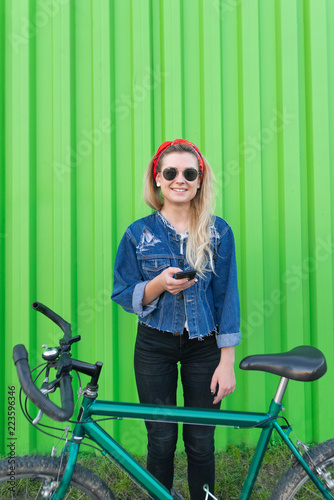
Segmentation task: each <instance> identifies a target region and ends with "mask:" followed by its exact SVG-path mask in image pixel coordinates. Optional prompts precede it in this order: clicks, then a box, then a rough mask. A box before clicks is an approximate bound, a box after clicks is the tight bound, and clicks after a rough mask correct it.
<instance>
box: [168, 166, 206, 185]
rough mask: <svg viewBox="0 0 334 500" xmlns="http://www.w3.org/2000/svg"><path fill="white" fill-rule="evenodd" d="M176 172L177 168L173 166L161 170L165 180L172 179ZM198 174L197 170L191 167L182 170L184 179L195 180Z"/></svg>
mask: <svg viewBox="0 0 334 500" xmlns="http://www.w3.org/2000/svg"><path fill="white" fill-rule="evenodd" d="M177 174H178V169H177V168H175V167H167V168H165V169H164V170H163V171H162V175H163V176H164V178H165V179H166V181H172V180H173V179H175V177H176V176H177ZM198 174H199V172H198V170H197V169H196V168H192V167H189V168H186V169H184V170H183V171H182V175H183V177H184V178H185V179H186V181H189V182H191V181H194V180H196V179H197V177H198Z"/></svg>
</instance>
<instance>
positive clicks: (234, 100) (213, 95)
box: [0, 0, 334, 453]
mask: <svg viewBox="0 0 334 500" xmlns="http://www.w3.org/2000/svg"><path fill="white" fill-rule="evenodd" d="M51 4H52V6H51ZM51 4H50V5H49V4H48V5H46V3H45V2H44V1H43V0H17V2H15V3H13V5H11V8H10V9H9V8H8V2H2V3H1V6H0V23H1V28H2V27H3V30H0V59H1V63H2V64H1V67H0V137H1V142H0V164H1V170H0V197H1V199H0V266H1V270H2V269H3V274H4V276H2V278H3V280H2V289H1V292H0V317H1V319H0V327H1V326H3V329H4V328H5V329H6V336H5V338H4V337H3V339H4V340H2V343H3V347H4V348H3V352H4V360H3V363H2V370H4V374H5V377H4V383H5V386H4V387H5V388H6V386H7V385H13V384H15V385H16V387H17V388H18V385H17V384H18V382H17V378H16V374H15V370H14V367H13V363H12V347H13V345H14V344H15V343H21V342H22V343H25V344H26V345H27V346H28V350H29V358H30V360H31V363H32V365H35V364H37V362H39V360H40V353H41V348H40V346H41V344H43V343H47V344H48V345H50V346H52V345H55V343H56V342H57V341H58V340H59V338H60V337H61V332H60V331H59V330H58V329H57V328H56V327H55V326H54V325H52V324H51V323H50V322H49V321H48V320H47V319H46V318H44V317H42V316H41V315H38V314H37V315H36V312H34V311H33V310H32V309H31V307H30V304H31V302H32V301H33V300H40V301H41V302H43V303H45V304H46V305H48V306H49V307H51V308H52V309H54V310H55V311H56V312H57V313H59V314H60V315H62V316H64V318H65V319H66V320H68V321H70V322H71V323H72V327H73V333H75V334H81V335H82V341H81V343H79V344H76V345H75V346H74V347H73V356H74V357H75V358H78V357H80V358H81V359H83V360H85V361H88V362H95V361H97V360H101V361H102V362H103V363H104V367H103V372H102V377H101V385H100V397H101V399H108V398H113V399H115V400H128V401H137V394H136V389H135V382H134V373H133V350H134V343H135V335H136V318H135V317H134V316H133V315H130V314H128V313H126V312H125V311H124V310H123V309H121V308H120V307H118V306H117V305H116V304H114V303H111V301H110V295H111V290H112V286H113V264H114V260H115V257H116V251H117V247H118V244H119V242H120V239H121V238H122V236H123V234H124V232H125V230H126V228H127V227H128V226H129V225H130V224H131V222H133V220H135V219H138V218H140V217H143V216H145V215H146V214H149V213H150V212H151V209H150V208H148V207H147V206H146V205H145V204H144V202H143V200H142V184H143V182H142V179H143V175H144V172H145V169H146V166H147V164H148V162H149V160H150V158H151V155H152V154H153V153H154V152H155V150H156V149H157V147H158V146H159V144H160V143H161V142H162V141H165V140H167V139H171V138H176V137H185V138H187V139H189V140H191V141H194V142H195V143H197V144H198V146H199V147H200V148H201V150H202V151H203V154H204V155H205V157H206V158H207V159H208V161H209V163H210V164H211V165H212V168H213V171H214V174H215V177H216V179H217V181H218V187H217V199H216V201H217V205H216V212H215V213H216V214H217V215H218V216H221V217H224V218H225V219H226V220H227V222H228V223H229V224H230V225H231V227H232V229H233V233H234V237H235V241H236V252H237V264H238V277H239V288H240V298H241V313H242V324H241V328H242V334H243V336H242V343H241V345H240V346H239V347H238V348H237V349H236V353H237V363H238V362H239V360H240V359H241V358H242V357H243V356H246V355H248V354H251V353H261V352H268V353H269V352H271V353H272V352H278V351H282V350H285V349H290V348H292V347H294V346H295V345H301V344H311V345H314V346H317V347H319V348H321V349H322V350H324V352H325V354H326V357H327V360H328V367H329V368H328V374H327V375H326V376H325V377H324V379H321V380H319V381H318V382H316V383H313V384H304V385H302V384H300V383H298V382H291V383H290V384H289V389H288V392H287V396H286V399H285V402H284V405H285V406H286V407H287V412H288V417H289V420H290V419H291V421H292V422H293V423H294V425H295V427H296V428H298V431H299V434H301V435H303V434H305V435H306V439H307V440H308V441H318V440H320V439H321V440H322V439H324V438H327V437H331V436H330V434H331V432H332V431H331V429H332V421H331V419H330V418H328V412H329V411H331V408H330V405H331V403H328V398H327V397H326V396H327V387H328V383H329V381H330V380H331V377H332V376H333V361H334V360H333V356H334V349H333V347H334V346H333V339H332V329H333V305H332V304H333V280H334V266H333V264H334V260H333V248H334V247H333V242H332V240H333V229H334V226H333V224H334V203H333V196H332V194H333V190H334V176H333V172H332V169H333V157H334V149H333V148H334V145H333V141H331V137H332V136H333V119H334V100H333V97H332V94H331V92H330V89H331V88H333V85H334V69H333V68H334V64H333V62H334V61H333V54H334V35H333V30H331V29H330V27H331V26H332V25H333V22H334V6H333V2H331V1H329V0H319V1H318V2H314V1H313V0H306V1H305V2H298V1H290V0H279V1H276V0H241V1H238V2H222V1H216V0H212V1H203V0H195V1H194V0H171V1H167V0H159V2H157V1H153V0H143V1H142V2H136V1H134V0H125V1H124V2H120V1H117V0H112V1H108V0H101V1H100V2H94V1H93V0H80V1H77V0H67V1H62V2H60V1H58V0H53V2H51ZM1 76H2V78H1ZM3 165H4V167H3ZM1 312H2V313H3V314H1ZM236 372H237V388H236V391H235V393H234V394H233V395H231V396H230V397H229V398H228V399H226V400H225V401H223V404H222V407H223V408H227V409H233V410H242V409H244V410H246V409H248V410H252V409H254V410H257V411H265V410H266V409H267V404H268V403H269V400H270V399H271V397H272V396H273V393H274V390H275V387H276V384H277V380H276V377H274V376H272V375H269V374H264V373H256V372H248V373H244V372H241V371H240V370H238V369H237V370H236ZM181 396H182V395H181V394H179V398H178V401H179V403H181V402H182V397H181ZM325 405H326V406H325ZM3 408H4V406H3ZM300 409H302V411H301V410H300ZM34 412H35V410H34V409H32V413H33V414H34ZM17 418H18V427H19V428H20V429H24V430H25V429H26V426H25V423H24V422H23V420H22V418H21V416H20V415H18V416H17ZM1 419H2V420H3V419H4V413H2V414H1V417H0V421H2V420H1ZM112 427H113V428H114V431H115V436H116V437H119V438H120V439H121V442H122V443H123V444H125V445H127V444H129V445H130V448H131V449H132V451H134V452H136V453H143V452H144V450H145V446H146V444H145V432H144V427H143V423H135V424H129V426H127V424H124V423H120V422H117V423H114V424H112ZM23 434H24V435H23V436H22V440H20V443H19V447H21V450H19V449H18V450H17V451H18V452H20V451H27V449H28V448H30V450H31V451H32V450H38V451H46V450H47V449H48V448H49V447H50V446H49V445H50V443H51V440H50V442H49V441H48V440H45V439H44V438H41V436H39V435H37V434H36V433H35V429H30V430H29V431H28V432H25V431H24V432H23ZM219 436H220V437H219ZM241 438H242V439H246V440H250V441H251V442H253V441H254V440H255V436H254V437H253V433H251V432H248V431H247V432H246V431H241V432H240V434H239V433H236V432H235V431H234V430H226V431H224V432H222V433H219V434H218V440H217V446H221V445H224V444H225V443H226V442H227V441H229V442H230V441H237V440H238V441H239V440H240V439H241Z"/></svg>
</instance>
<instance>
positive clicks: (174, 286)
mask: <svg viewBox="0 0 334 500" xmlns="http://www.w3.org/2000/svg"><path fill="white" fill-rule="evenodd" d="M180 271H182V269H180V268H179V267H168V268H167V269H165V270H164V271H162V273H161V274H159V276H157V278H158V279H159V280H160V283H161V285H162V287H163V289H164V290H165V291H167V292H169V293H172V294H173V295H176V294H177V293H179V292H181V290H185V289H186V288H190V287H191V286H192V285H194V284H195V283H196V282H197V279H196V278H194V279H192V280H189V279H188V278H182V279H179V280H177V279H175V278H173V276H174V274H176V273H178V272H180Z"/></svg>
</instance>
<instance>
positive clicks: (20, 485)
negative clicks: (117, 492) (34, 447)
mask: <svg viewBox="0 0 334 500" xmlns="http://www.w3.org/2000/svg"><path fill="white" fill-rule="evenodd" d="M10 460H15V462H14V463H13V462H11V464H10V463H9V459H8V458H5V459H3V460H1V461H0V500H5V499H6V500H8V498H13V499H20V500H21V499H23V498H36V499H37V498H45V497H42V496H41V492H42V490H43V486H44V483H45V481H47V482H50V480H54V481H56V480H57V477H58V474H59V470H60V477H62V475H63V473H64V469H65V464H64V465H62V466H61V468H60V458H56V457H44V456H43V457H42V456H38V455H30V456H28V455H27V456H24V457H15V459H10ZM10 467H12V469H10ZM10 474H11V475H10ZM13 477H14V478H15V479H11V478H13ZM13 482H14V484H13ZM11 487H12V488H15V491H13V490H11V489H10V488H11ZM82 494H84V497H82ZM67 495H68V496H67ZM66 498H69V499H70V498H71V499H75V498H80V499H83V498H85V499H87V498H90V499H92V500H115V497H114V495H113V494H112V492H111V491H110V489H109V488H108V486H107V485H106V484H105V483H104V482H103V481H102V479H101V478H100V477H98V476H97V475H96V474H94V473H93V472H91V471H90V470H88V469H86V468H85V467H82V466H81V465H79V464H76V466H75V471H74V473H73V477H72V481H71V483H70V487H69V489H68V491H67V493H66Z"/></svg>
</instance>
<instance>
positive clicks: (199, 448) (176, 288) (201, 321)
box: [112, 139, 240, 500]
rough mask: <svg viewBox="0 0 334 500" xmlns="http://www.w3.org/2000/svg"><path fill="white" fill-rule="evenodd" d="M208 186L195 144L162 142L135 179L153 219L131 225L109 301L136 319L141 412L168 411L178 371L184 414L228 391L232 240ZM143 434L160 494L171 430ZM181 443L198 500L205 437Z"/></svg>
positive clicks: (234, 314)
mask: <svg viewBox="0 0 334 500" xmlns="http://www.w3.org/2000/svg"><path fill="white" fill-rule="evenodd" d="M212 181H213V174H212V170H211V168H210V165H209V164H208V162H207V161H206V160H205V158H204V157H203V156H202V154H201V152H200V151H199V149H198V148H197V146H195V144H193V143H191V142H188V141H186V140H183V139H176V140H174V141H167V142H164V143H163V144H162V145H161V146H160V147H159V149H158V151H157V153H156V154H155V156H154V157H153V158H152V160H151V161H150V163H149V165H148V168H147V171H146V177H145V187H144V198H145V201H146V203H147V204H148V205H149V206H150V207H152V208H153V209H155V212H154V213H152V214H151V215H149V216H147V217H144V218H143V219H140V220H137V221H136V222H134V223H133V224H131V225H130V226H129V228H128V229H127V230H126V232H125V234H124V236H123V238H122V240H121V243H120V245H119V249H118V253H117V256H116V262H115V273H114V289H113V294H112V299H113V300H114V301H116V302H117V303H118V304H120V305H121V306H122V307H123V308H124V309H125V310H126V311H129V312H132V313H135V314H137V315H138V333H137V340H136V347H135V373H136V382H137V389H138V394H139V399H140V401H141V402H142V403H150V404H157V405H176V387H177V378H178V364H180V367H181V370H180V373H181V381H182V385H183V394H184V404H185V406H194V407H201V408H216V409H219V406H220V401H221V399H222V398H224V397H226V396H228V395H229V394H231V393H232V392H233V391H234V388H235V375H234V347H235V346H236V345H237V344H238V343H239V342H240V331H239V325H240V319H239V316H240V313H239V296H238V286H237V273H236V262H235V249H234V239H233V234H232V230H231V228H230V226H229V225H228V224H227V223H226V222H225V221H224V220H223V219H221V218H219V217H215V216H213V214H212V191H213V186H212ZM191 271H196V276H195V277H194V276H193V275H192V274H191ZM180 272H183V273H185V276H184V277H181V278H179V277H178V275H177V273H180ZM178 278H179V279H178ZM146 427H147V433H148V457H147V468H148V470H149V471H150V472H151V473H152V474H153V475H154V476H155V477H157V478H158V479H159V480H160V482H161V483H162V484H163V485H165V486H166V487H167V488H168V489H169V490H170V489H171V488H172V484H173V460H174V452H175V448H176V441H177V432H178V427H177V424H173V423H159V422H146ZM183 440H184V444H185V450H186V453H187V458H188V482H189V489H190V495H191V499H192V500H200V499H201V500H202V499H204V498H205V492H204V491H203V485H204V484H208V485H209V488H210V492H213V490H214V477H215V463H214V428H213V427H208V426H196V425H186V424H184V426H183Z"/></svg>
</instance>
